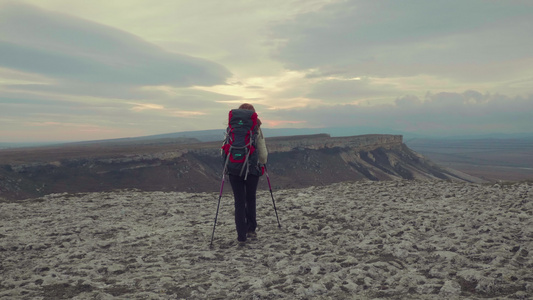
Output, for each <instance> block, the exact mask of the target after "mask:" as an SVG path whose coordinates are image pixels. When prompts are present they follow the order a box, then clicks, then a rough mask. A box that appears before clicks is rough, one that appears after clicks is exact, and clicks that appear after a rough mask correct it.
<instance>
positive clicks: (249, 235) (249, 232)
mask: <svg viewBox="0 0 533 300" xmlns="http://www.w3.org/2000/svg"><path fill="white" fill-rule="evenodd" d="M246 236H247V237H249V238H251V239H255V238H257V233H255V231H248V233H247V234H246Z"/></svg>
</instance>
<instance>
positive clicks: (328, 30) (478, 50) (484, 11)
mask: <svg viewBox="0 0 533 300" xmlns="http://www.w3.org/2000/svg"><path fill="white" fill-rule="evenodd" d="M243 102H249V103H252V104H254V106H255V107H256V110H257V111H258V113H259V116H260V118H261V119H262V122H263V126H264V127H268V128H320V127H330V126H335V127H373V128H377V129H376V132H374V133H381V132H379V131H380V128H382V129H383V131H384V132H385V131H387V130H391V129H394V130H398V131H404V132H410V133H416V134H432V135H456V134H484V133H524V132H526V133H528V132H529V133H532V132H533V1H530V0H523V1H518V0H515V1H514V0H506V1H487V0H446V1H425V0H416V1H414V0H404V1H395V0H387V1H385V0H384V1H369V0H365V1H359V0H348V1H344V0H343V1H340V0H270V1H264V0H257V1H255V0H231V1H229V0H228V1H223V0H198V1H197V0H188V1H182V0H114V1H109V0H91V1H85V0H25V1H5V0H0V142H24V141H43V140H44V141H72V140H94V139H108V138H118V137H133V136H143V135H152V134H161V133H171V132H179V131H189V130H204V129H218V128H220V129H221V130H223V129H224V128H225V124H226V120H227V113H228V111H229V110H230V109H231V108H236V107H237V106H238V105H239V104H240V103H243Z"/></svg>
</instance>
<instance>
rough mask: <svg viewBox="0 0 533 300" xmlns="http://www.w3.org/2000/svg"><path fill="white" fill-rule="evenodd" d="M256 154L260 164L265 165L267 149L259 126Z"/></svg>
mask: <svg viewBox="0 0 533 300" xmlns="http://www.w3.org/2000/svg"><path fill="white" fill-rule="evenodd" d="M257 156H258V160H259V163H260V164H263V165H265V164H266V163H267V159H268V150H267V147H266V143H265V138H264V137H263V132H262V131H261V128H259V134H258V135H257Z"/></svg>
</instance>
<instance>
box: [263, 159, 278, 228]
mask: <svg viewBox="0 0 533 300" xmlns="http://www.w3.org/2000/svg"><path fill="white" fill-rule="evenodd" d="M265 174H266V176H267V181H268V188H269V189H270V196H272V204H273V205H274V211H275V212H276V219H277V220H278V227H279V228H281V224H280V223H279V217H278V210H277V209H276V202H275V201H274V194H272V185H270V177H268V170H267V167H266V165H265Z"/></svg>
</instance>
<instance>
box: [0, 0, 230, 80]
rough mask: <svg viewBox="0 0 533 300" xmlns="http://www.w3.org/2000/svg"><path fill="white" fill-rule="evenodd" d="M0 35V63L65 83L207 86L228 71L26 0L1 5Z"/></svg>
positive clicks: (226, 75) (228, 74) (216, 65)
mask: <svg viewBox="0 0 533 300" xmlns="http://www.w3.org/2000/svg"><path fill="white" fill-rule="evenodd" d="M0 37H1V38H0V53H1V55H0V66H2V67H4V68H9V69H15V70H19V71H23V72H27V73H38V74H43V75H46V76H50V77H53V78H55V79H57V80H60V81H67V82H69V83H72V82H74V83H78V84H80V83H97V84H120V85H133V86H141V85H163V84H169V85H173V86H179V87H186V86H193V85H206V86H209V85H214V84H221V83H223V82H224V81H225V80H226V79H227V78H228V77H229V76H230V75H231V74H230V72H229V71H228V70H227V69H226V68H225V67H223V66H221V65H218V64H216V63H213V62H210V61H207V60H203V59H199V58H194V57H191V56H187V55H183V54H179V53H172V52H169V51H165V50H163V49H161V48H159V47H157V46H155V45H153V44H150V43H148V42H146V41H144V40H142V39H141V38H139V37H137V36H134V35H132V34H129V33H127V32H124V31H121V30H118V29H115V28H112V27H109V26H105V25H101V24H98V23H94V22H91V21H88V20H84V19H80V18H76V17H72V16H68V15H64V14H59V13H55V12H51V11H46V10H42V9H39V8H36V7H33V6H29V5H20V4H14V3H8V4H5V5H3V6H2V9H1V10H0Z"/></svg>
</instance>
